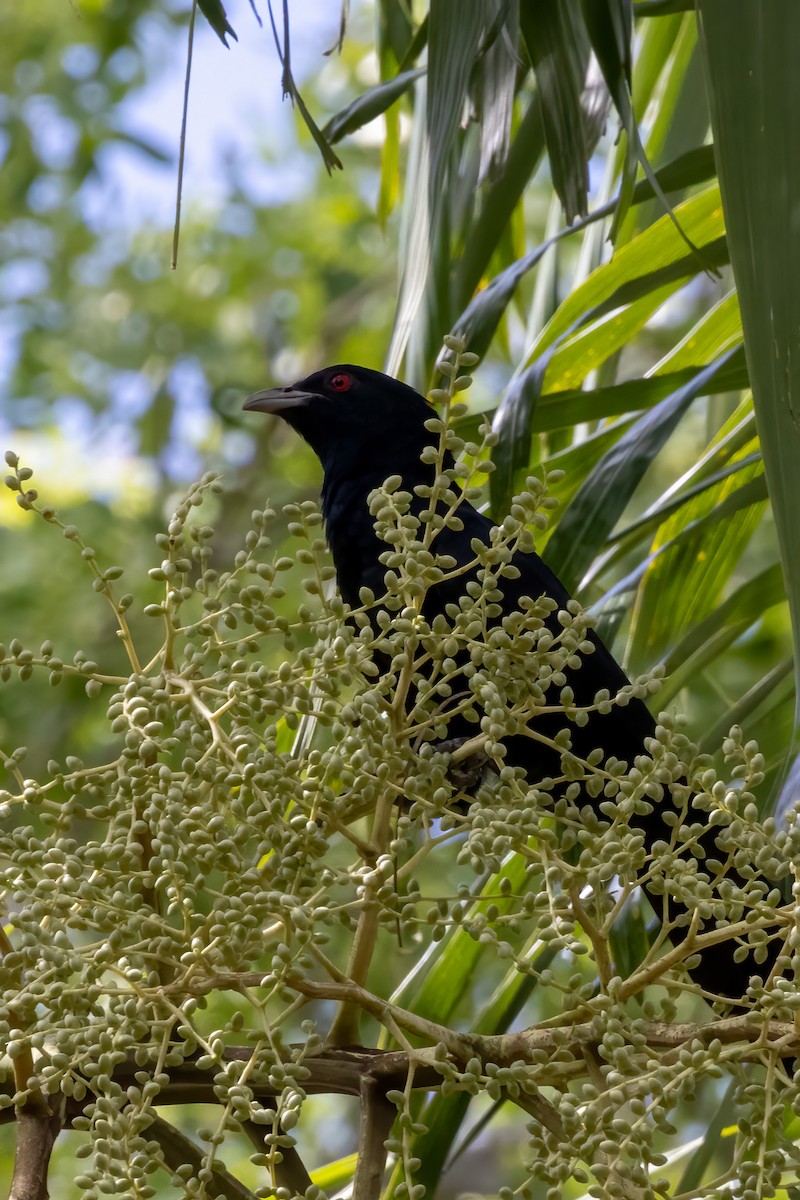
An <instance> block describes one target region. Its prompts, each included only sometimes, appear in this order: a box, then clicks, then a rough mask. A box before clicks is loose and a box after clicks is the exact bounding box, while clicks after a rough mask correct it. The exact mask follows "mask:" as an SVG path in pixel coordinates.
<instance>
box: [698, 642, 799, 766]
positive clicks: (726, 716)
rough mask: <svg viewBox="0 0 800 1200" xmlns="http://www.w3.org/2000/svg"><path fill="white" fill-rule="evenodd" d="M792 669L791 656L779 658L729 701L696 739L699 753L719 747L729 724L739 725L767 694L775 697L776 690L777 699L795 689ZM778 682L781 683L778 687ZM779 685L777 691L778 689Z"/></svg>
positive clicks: (781, 699)
mask: <svg viewBox="0 0 800 1200" xmlns="http://www.w3.org/2000/svg"><path fill="white" fill-rule="evenodd" d="M793 671H794V659H793V658H792V657H789V658H785V659H784V660H783V661H782V662H779V663H778V664H777V665H776V666H774V667H772V668H771V670H769V671H767V673H766V675H763V676H762V677H761V679H759V681H758V682H757V683H756V684H754V685H753V687H751V688H748V690H747V691H746V692H745V694H744V695H743V696H741V697H740V698H739V699H738V700H737V701H736V703H735V704H732V705H731V706H730V708H729V709H728V710H727V712H725V713H723V714H722V716H721V717H720V718H719V720H718V721H715V722H714V724H713V725H711V726H710V728H708V729H707V730H706V732H705V733H704V734H703V736H702V737H701V738H700V741H699V743H698V745H699V748H700V752H701V754H711V753H713V751H715V750H717V749H719V745H720V742H721V741H722V739H723V738H724V737H725V735H726V734H727V733H728V730H729V729H730V728H731V726H732V725H741V724H742V723H743V722H744V723H746V722H747V719H748V718H749V717H752V715H753V713H754V712H756V711H757V710H758V709H759V708H760V707H761V705H762V704H764V703H765V702H766V701H767V700H768V699H769V698H770V697H773V699H775V697H776V693H777V694H779V695H780V701H779V702H782V701H783V700H784V699H786V698H788V696H790V695H791V693H792V691H793V690H794V681H793V679H792V678H791V676H792V674H793ZM781 685H783V686H782V687H781ZM779 688H780V689H781V690H780V692H779V693H778V689H779Z"/></svg>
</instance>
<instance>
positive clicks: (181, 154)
mask: <svg viewBox="0 0 800 1200" xmlns="http://www.w3.org/2000/svg"><path fill="white" fill-rule="evenodd" d="M196 13H197V0H192V13H191V16H190V17H189V44H188V46H187V49H186V75H185V77H184V82H183V112H182V113H181V140H180V149H179V151H178V189H177V192H176V195H175V226H174V228H173V231H172V270H173V271H176V270H177V269H178V243H179V241H180V236H181V201H182V199H183V163H184V159H185V157H186V124H187V120H188V115H189V83H190V81H191V78H192V51H193V49H194V19H195V15H196Z"/></svg>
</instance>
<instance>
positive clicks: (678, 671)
mask: <svg viewBox="0 0 800 1200" xmlns="http://www.w3.org/2000/svg"><path fill="white" fill-rule="evenodd" d="M785 600H786V592H785V591H784V586H783V574H782V572H781V567H780V563H774V564H773V565H772V566H771V567H767V568H766V569H765V570H764V571H761V572H759V574H758V575H756V576H755V577H754V578H753V579H749V580H748V581H747V582H746V583H743V584H742V585H741V586H740V587H738V588H737V589H736V591H735V592H732V593H731V595H730V596H728V598H727V599H726V600H723V602H722V603H721V604H719V605H717V606H716V607H715V608H714V609H713V610H712V611H711V612H710V613H709V614H708V616H707V617H704V618H703V620H702V621H698V622H697V624H696V625H694V626H692V628H691V629H689V630H688V632H687V633H686V634H684V636H683V637H682V638H681V640H680V642H679V643H678V644H677V646H675V647H673V648H672V649H671V650H670V652H669V653H668V654H667V655H666V656H665V658H664V660H663V662H664V669H665V670H666V673H667V677H666V679H665V681H664V683H663V684H662V686H661V688H660V690H659V693H658V700H659V704H660V705H661V707H662V708H663V707H666V705H667V704H669V702H670V701H671V700H672V699H673V697H674V696H676V695H677V694H678V692H679V691H680V690H681V688H682V687H684V686H686V685H687V684H690V683H691V682H692V680H693V679H694V678H696V676H697V673H698V672H699V671H703V670H705V668H706V667H707V666H708V665H709V664H710V663H711V662H713V660H714V659H715V658H717V657H718V656H719V655H720V654H722V653H724V651H725V650H727V649H728V647H729V646H731V645H732V644H733V643H734V642H735V641H736V639H737V638H739V637H741V635H742V634H743V633H745V631H746V630H748V629H749V628H750V627H751V626H752V625H754V624H755V623H756V622H757V621H759V620H760V619H761V618H762V617H763V616H764V613H766V612H768V611H769V609H770V608H772V607H774V605H776V604H781V603H783V602H784V601H785Z"/></svg>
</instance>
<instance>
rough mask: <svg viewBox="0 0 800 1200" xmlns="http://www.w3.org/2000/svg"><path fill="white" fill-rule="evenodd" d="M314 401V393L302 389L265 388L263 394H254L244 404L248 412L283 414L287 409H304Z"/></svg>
mask: <svg viewBox="0 0 800 1200" xmlns="http://www.w3.org/2000/svg"><path fill="white" fill-rule="evenodd" d="M313 399H314V395H313V393H312V392H304V391H302V390H301V389H300V388H295V387H285V388H265V389H264V391H263V392H253V394H252V396H248V397H247V399H246V400H245V402H244V407H245V409H246V410H247V411H248V412H263V413H278V414H280V413H282V412H283V411H284V409H286V408H302V407H303V406H304V405H306V404H308V403H310V401H311V400H313Z"/></svg>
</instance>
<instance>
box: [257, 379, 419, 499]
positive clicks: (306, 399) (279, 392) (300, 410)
mask: <svg viewBox="0 0 800 1200" xmlns="http://www.w3.org/2000/svg"><path fill="white" fill-rule="evenodd" d="M244 407H245V408H246V409H247V410H248V411H250V412H264V413H274V414H275V415H276V416H279V417H283V419H284V420H285V421H287V422H288V424H289V425H291V426H292V428H293V429H296V430H297V432H298V433H299V434H300V435H301V437H303V438H304V439H305V440H306V441H307V442H308V444H309V445H310V446H311V448H312V450H313V451H314V452H315V453H316V455H317V457H318V458H319V460H320V462H321V463H322V466H323V469H324V471H325V474H326V477H327V476H328V475H329V474H330V473H339V472H342V473H346V474H353V473H357V472H362V473H364V474H365V475H366V474H370V475H372V474H374V475H375V476H376V478H377V476H379V475H380V479H379V480H378V482H382V481H383V479H384V478H386V477H387V476H389V475H390V474H393V473H394V471H395V470H396V469H397V467H396V466H393V464H401V463H402V464H403V465H405V464H406V463H408V462H416V463H418V462H419V456H420V454H421V453H422V450H423V449H424V447H425V446H428V445H431V444H435V443H436V440H437V437H436V434H432V433H429V432H428V430H427V429H426V428H425V422H426V421H427V420H429V418H431V417H435V416H436V413H435V411H434V409H433V408H431V406H430V404H428V402H427V400H425V399H424V398H423V397H422V396H420V394H419V392H415V391H414V389H413V388H411V387H408V385H407V384H405V383H400V381H399V380H398V379H392V378H391V376H389V375H383V374H381V372H380V371H371V370H369V368H367V367H357V366H352V365H351V364H350V363H340V364H338V365H337V366H333V367H325V368H324V369H323V370H322V371H315V372H314V374H313V375H309V376H307V377H306V378H305V379H301V380H299V381H298V382H297V383H293V384H292V385H291V386H290V387H285V388H267V389H266V390H265V391H263V392H254V393H253V395H252V396H250V397H249V398H248V399H247V401H246V402H245V406H244ZM381 464H386V467H385V470H383V467H382V465H381ZM381 470H383V475H381Z"/></svg>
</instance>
